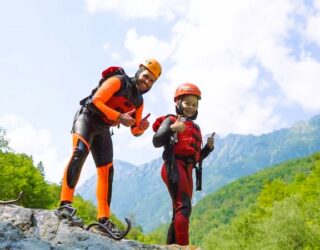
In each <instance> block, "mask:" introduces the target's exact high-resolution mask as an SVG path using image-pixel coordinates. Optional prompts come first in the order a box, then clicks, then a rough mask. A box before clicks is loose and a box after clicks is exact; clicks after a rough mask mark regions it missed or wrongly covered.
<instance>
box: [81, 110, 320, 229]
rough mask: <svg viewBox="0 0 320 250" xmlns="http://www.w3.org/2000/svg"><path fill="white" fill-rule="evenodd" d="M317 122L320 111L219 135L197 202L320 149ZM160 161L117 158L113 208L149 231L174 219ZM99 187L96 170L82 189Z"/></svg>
mask: <svg viewBox="0 0 320 250" xmlns="http://www.w3.org/2000/svg"><path fill="white" fill-rule="evenodd" d="M319 128H320V116H316V117H313V118H312V119H310V120H309V121H300V122H297V123H295V124H294V125H293V126H292V127H290V128H283V129H280V130H277V131H274V132H272V133H268V134H262V135H259V136H254V135H237V134H230V135H228V136H226V137H225V138H221V137H219V135H217V136H216V143H215V150H214V152H213V153H212V154H211V155H209V157H208V158H207V159H205V161H204V163H203V169H204V173H203V176H204V179H203V191H202V192H195V197H194V199H193V203H194V204H195V203H197V202H198V201H199V200H201V199H202V198H203V197H205V196H206V195H207V194H209V193H211V192H214V191H215V190H217V189H219V188H220V187H222V186H224V185H226V184H228V183H230V182H232V181H234V180H236V179H238V178H240V177H243V176H247V175H250V174H253V173H255V172H257V171H259V170H261V169H263V168H265V167H268V166H271V165H274V164H277V163H281V162H284V161H286V160H290V159H295V158H299V157H304V156H307V155H310V154H312V153H315V152H317V151H320V133H319ZM150 146H152V145H151V142H150ZM161 164H162V160H161V158H158V159H155V160H153V161H151V162H149V163H147V164H143V165H140V166H134V165H132V164H130V163H127V162H123V161H115V164H114V165H115V176H114V189H113V198H112V199H113V201H112V210H113V212H114V213H115V214H116V215H117V216H118V217H120V218H123V217H127V216H128V215H131V216H132V217H134V218H135V221H136V223H137V224H140V225H141V226H142V227H143V229H144V231H145V232H148V231H151V230H152V229H154V228H156V227H157V226H158V225H159V224H161V223H164V222H168V221H169V220H170V219H171V214H170V210H171V209H170V206H171V204H170V199H169V195H168V193H167V191H166V188H165V186H164V184H163V183H162V181H161V178H160V167H161ZM95 187H96V177H95V176H93V177H92V178H90V179H89V180H88V181H87V182H86V183H85V184H84V185H83V186H81V187H79V189H78V192H79V193H80V194H81V195H82V196H83V197H84V198H85V199H88V200H91V201H92V202H96V198H95ZM128 190H130V192H128Z"/></svg>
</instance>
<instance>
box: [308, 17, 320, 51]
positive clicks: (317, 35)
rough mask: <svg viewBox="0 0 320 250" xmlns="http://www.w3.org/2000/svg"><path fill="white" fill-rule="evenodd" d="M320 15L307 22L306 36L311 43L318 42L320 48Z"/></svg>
mask: <svg viewBox="0 0 320 250" xmlns="http://www.w3.org/2000/svg"><path fill="white" fill-rule="evenodd" d="M319 12H320V11H319ZM319 29H320V13H318V15H314V16H311V17H310V18H309V19H308V20H307V28H306V34H307V36H308V38H309V39H310V40H311V41H314V42H316V43H317V44H318V45H319V46H320V32H317V31H318V30H319Z"/></svg>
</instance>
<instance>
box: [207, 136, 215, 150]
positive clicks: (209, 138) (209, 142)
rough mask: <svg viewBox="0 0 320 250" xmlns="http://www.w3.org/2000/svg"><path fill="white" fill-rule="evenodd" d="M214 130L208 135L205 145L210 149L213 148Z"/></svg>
mask: <svg viewBox="0 0 320 250" xmlns="http://www.w3.org/2000/svg"><path fill="white" fill-rule="evenodd" d="M215 133H216V132H213V133H212V135H211V136H209V137H208V140H207V145H208V147H209V148H210V149H213V148H214V135H215Z"/></svg>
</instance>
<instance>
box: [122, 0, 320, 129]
mask: <svg viewBox="0 0 320 250" xmlns="http://www.w3.org/2000/svg"><path fill="white" fill-rule="evenodd" d="M211 4H212V5H211ZM211 6H212V7H211ZM297 11H299V15H307V12H306V11H304V10H303V9H301V2H300V1H291V0H284V1H277V0H271V1H269V0H268V1H267V0H259V1H251V0H243V1H237V2H234V1H231V0H229V1H224V2H221V1H213V2H212V1H211V2H210V5H209V2H208V1H198V0H197V1H191V2H190V6H189V12H188V13H187V14H186V16H185V18H182V19H180V20H179V21H178V22H177V23H176V24H175V26H173V28H172V34H171V35H172V36H171V41H169V42H166V45H169V48H168V49H167V50H161V52H162V51H165V52H164V54H167V55H168V57H166V58H169V59H170V60H171V62H172V63H173V66H172V67H171V68H170V69H168V70H167V71H166V72H164V75H165V76H166V77H168V78H169V82H167V83H164V84H163V88H162V89H161V90H162V92H163V93H162V96H166V97H167V101H169V102H170V103H171V105H172V106H173V103H172V96H173V93H174V90H175V88H176V87H177V86H178V85H179V84H180V83H183V82H193V83H196V84H197V85H199V87H200V88H201V90H202V92H203V99H202V100H201V103H200V110H199V111H200V115H199V119H198V122H199V123H200V124H201V125H202V124H203V128H204V132H205V133H209V132H210V130H212V129H213V128H215V129H216V130H217V131H218V132H219V133H222V134H226V133H230V132H237V133H255V134H259V133H263V132H269V131H271V130H273V129H277V128H280V127H282V126H284V125H286V123H285V120H283V118H282V117H281V116H280V114H279V113H277V112H276V111H277V108H278V106H285V105H287V104H288V103H289V104H290V103H291V104H292V105H293V104H298V105H299V106H300V107H302V108H303V109H305V110H306V111H309V112H312V111H313V112H315V111H318V110H320V101H319V98H317V96H316V95H315V94H314V93H317V92H319V91H320V85H319V84H318V79H319V74H320V67H319V66H320V65H319V63H318V62H317V61H315V60H312V59H311V58H310V57H308V56H303V55H308V53H306V52H305V51H302V53H301V55H302V56H300V59H299V60H296V59H295V60H294V59H293V56H292V54H290V53H291V52H292V50H293V48H291V47H288V46H289V45H287V44H286V39H288V35H289V34H290V33H289V32H290V31H292V29H297V30H296V32H300V30H299V29H300V28H301V27H300V26H297V23H296V22H295V20H294V18H292V17H293V16H294V15H295V14H296V13H297ZM305 18H306V16H305ZM310 27H311V24H310ZM315 27H316V25H314V26H313V27H311V28H310V29H311V30H312V32H314V33H318V32H315V31H316V30H317V29H316V28H315ZM131 35H132V37H134V39H128V40H127V43H126V46H127V48H130V51H131V53H132V54H136V55H138V54H139V53H141V52H142V51H143V46H140V47H138V45H140V44H141V43H139V42H140V41H143V35H142V36H141V37H138V35H137V34H136V33H133V34H131ZM153 40H156V38H153ZM170 46H171V50H170ZM134 51H135V52H134ZM155 51H156V53H158V50H155ZM167 51H170V52H169V53H166V52H167ZM295 53H296V52H295ZM252 59H254V61H255V62H253V63H251V64H249V63H248V62H250V61H251V60H252ZM256 63H258V64H259V65H260V66H261V67H262V68H264V69H265V70H267V71H268V72H269V73H270V75H271V76H272V77H273V79H274V80H275V83H274V84H276V85H277V88H274V90H271V91H269V92H267V93H266V94H265V95H262V96H261V93H263V92H261V89H259V88H258V87H257V86H258V83H260V82H264V81H265V80H264V79H263V78H261V77H263V76H261V74H262V73H263V72H260V69H259V67H258V64H256ZM278 90H280V91H281V93H279V92H278ZM150 95H153V96H154V97H155V98H157V97H158V96H159V93H152V91H151V94H150ZM306 97H307V98H306ZM270 100H273V101H271V102H270Z"/></svg>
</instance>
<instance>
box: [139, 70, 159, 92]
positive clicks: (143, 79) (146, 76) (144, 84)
mask: <svg viewBox="0 0 320 250" xmlns="http://www.w3.org/2000/svg"><path fill="white" fill-rule="evenodd" d="M155 81H156V77H155V76H154V75H153V74H152V73H151V72H150V71H149V70H147V69H144V70H143V71H142V72H141V73H140V75H139V76H138V79H137V88H138V90H139V91H140V92H141V93H145V92H147V91H148V90H150V89H151V87H152V85H153V84H154V82H155Z"/></svg>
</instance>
